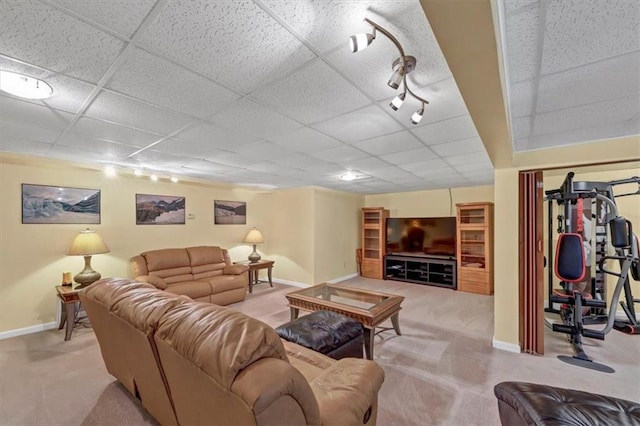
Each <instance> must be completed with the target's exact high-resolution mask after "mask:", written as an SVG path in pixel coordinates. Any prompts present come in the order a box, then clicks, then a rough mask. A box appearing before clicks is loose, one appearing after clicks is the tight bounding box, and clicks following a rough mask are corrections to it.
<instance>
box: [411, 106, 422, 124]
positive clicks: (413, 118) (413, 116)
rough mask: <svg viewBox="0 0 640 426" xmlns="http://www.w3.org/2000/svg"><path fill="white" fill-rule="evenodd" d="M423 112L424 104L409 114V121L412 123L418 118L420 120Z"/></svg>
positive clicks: (416, 121) (415, 122) (417, 120)
mask: <svg viewBox="0 0 640 426" xmlns="http://www.w3.org/2000/svg"><path fill="white" fill-rule="evenodd" d="M423 114H424V104H422V108H420V109H419V110H417V111H416V112H414V113H413V115H412V116H411V122H412V123H413V124H418V123H419V122H420V120H422V115H423Z"/></svg>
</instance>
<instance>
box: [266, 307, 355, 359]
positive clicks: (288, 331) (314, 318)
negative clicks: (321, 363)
mask: <svg viewBox="0 0 640 426" xmlns="http://www.w3.org/2000/svg"><path fill="white" fill-rule="evenodd" d="M276 332H277V333H278V335H279V336H280V337H281V338H283V339H285V340H288V341H289V342H294V343H297V344H299V345H301V346H304V347H306V348H309V349H312V350H314V351H316V352H320V353H322V354H325V355H327V356H330V357H331V358H334V359H340V358H347V357H350V358H362V351H363V348H364V330H363V329H362V324H360V323H359V322H358V321H355V320H352V319H351V318H349V317H346V316H344V315H341V314H338V313H335V312H331V311H316V312H312V313H310V314H309V315H305V316H302V317H300V318H297V319H295V320H293V321H290V322H288V323H285V324H282V325H281V326H279V327H277V328H276Z"/></svg>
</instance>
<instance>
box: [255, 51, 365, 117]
mask: <svg viewBox="0 0 640 426" xmlns="http://www.w3.org/2000/svg"><path fill="white" fill-rule="evenodd" d="M310 82H313V84H309V83H310ZM251 96H252V97H253V98H255V99H257V100H258V101H260V102H261V103H262V104H264V105H269V106H270V107H272V108H274V109H275V110H277V111H279V112H281V113H282V114H284V115H286V116H288V117H291V118H294V119H296V120H298V121H300V122H302V123H305V124H311V123H317V122H319V121H323V120H326V119H328V118H331V117H335V116H337V115H340V114H344V113H346V112H349V111H352V110H354V109H358V108H361V107H363V106H365V105H368V104H369V103H370V101H369V99H367V97H366V96H364V95H363V94H362V93H361V92H360V91H359V90H357V89H356V88H355V87H353V86H352V85H351V84H349V83H348V82H347V81H346V80H345V79H344V78H342V76H340V74H338V73H337V72H335V71H334V70H333V69H332V68H331V67H329V66H328V65H327V64H325V63H324V62H322V61H320V60H316V61H313V62H311V63H310V64H308V65H307V66H304V67H301V68H298V69H297V70H296V71H295V72H294V73H293V74H290V75H288V76H286V77H285V78H282V79H280V80H278V81H276V82H275V83H272V84H269V85H266V86H265V87H263V88H261V89H258V90H257V91H255V92H253V93H252V94H251ZM336 99H340V102H335V100H336Z"/></svg>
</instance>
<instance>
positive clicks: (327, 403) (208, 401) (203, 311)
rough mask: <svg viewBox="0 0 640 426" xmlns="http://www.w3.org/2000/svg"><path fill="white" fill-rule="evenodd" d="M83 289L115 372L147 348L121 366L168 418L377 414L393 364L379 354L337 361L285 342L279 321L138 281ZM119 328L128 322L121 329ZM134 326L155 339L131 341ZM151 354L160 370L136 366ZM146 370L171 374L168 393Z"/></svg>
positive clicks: (337, 419)
mask: <svg viewBox="0 0 640 426" xmlns="http://www.w3.org/2000/svg"><path fill="white" fill-rule="evenodd" d="M80 297H81V300H82V301H83V303H85V305H86V307H87V314H88V315H89V318H90V319H91V321H92V323H93V324H94V328H95V330H96V336H97V337H98V341H99V343H100V346H101V350H102V353H103V357H104V360H105V363H106V364H107V369H108V370H109V371H110V372H113V373H112V374H114V375H115V372H116V371H118V372H120V371H121V370H122V366H119V368H116V367H115V366H114V365H110V364H117V360H116V359H115V357H114V355H115V353H116V351H119V353H120V354H122V353H123V351H130V352H131V355H135V354H136V353H137V354H138V358H139V359H138V362H137V363H134V364H132V365H131V368H130V369H129V370H126V369H125V373H122V372H120V373H119V374H120V375H121V376H124V377H125V380H131V379H129V378H128V377H129V376H131V377H132V378H133V379H132V380H133V382H134V384H135V386H134V389H137V391H138V393H139V395H140V399H141V401H142V404H143V406H144V407H145V408H146V409H147V410H148V411H149V412H150V413H151V414H152V415H153V416H154V417H156V419H157V420H158V421H160V423H162V424H175V423H177V424H181V425H199V424H202V425H204V424H207V425H209V424H216V425H250V424H255V425H305V424H306V425H362V424H369V425H373V424H375V423H376V418H377V398H378V391H379V390H380V387H381V386H382V382H383V380H384V372H383V370H382V368H380V367H379V366H378V365H377V364H376V363H375V362H373V361H368V360H363V359H355V358H344V359H341V360H338V361H336V360H334V359H332V358H329V357H326V356H324V355H322V354H319V353H317V352H313V351H311V350H309V349H307V348H305V347H302V346H299V345H297V344H295V343H290V342H283V341H281V340H280V338H279V337H278V335H277V334H276V332H275V330H274V329H273V328H271V327H269V326H268V325H267V324H265V323H263V322H261V321H258V320H256V319H254V318H251V317H249V316H247V315H245V314H243V313H240V312H237V311H234V310H232V309H230V308H225V307H221V306H217V305H213V304H209V303H204V302H193V301H190V300H187V298H186V297H184V296H182V297H181V296H172V295H168V293H167V292H163V291H160V290H155V289H152V288H149V287H148V285H145V284H139V283H136V282H135V281H131V280H119V279H105V280H101V281H98V282H96V283H94V284H92V285H91V286H90V287H88V288H87V289H86V290H85V291H84V292H82V293H81V295H80ZM90 306H91V307H90ZM118 323H119V324H120V326H119V327H115V328H114V326H113V324H118ZM123 329H128V330H126V332H125V331H124V330H123ZM110 330H120V331H117V333H118V336H117V337H114V336H112V335H111V334H110ZM127 332H128V333H130V336H131V337H130V339H131V340H132V341H133V340H136V341H137V342H138V343H141V342H146V343H145V344H146V346H147V347H141V346H144V345H141V346H138V344H137V343H136V344H134V345H131V346H128V345H129V343H128V342H127V341H126V340H123V338H124V337H120V335H122V336H124V335H125V334H126V333H127ZM134 336H135V339H134ZM145 339H146V340H145ZM111 345H118V346H120V347H119V348H113V347H110V346H111ZM123 346H125V348H123ZM149 363H151V364H155V369H149V368H147V369H146V370H145V372H144V374H143V373H142V372H138V371H135V370H136V369H138V368H143V367H145V366H146V367H148V364H149ZM150 376H153V378H152V379H151V378H150ZM116 377H117V378H118V379H119V380H121V379H120V377H119V376H117V375H116ZM139 377H145V380H146V382H147V383H150V382H151V380H153V381H154V382H155V383H156V384H158V383H162V384H163V386H160V387H158V389H157V390H158V392H160V391H161V392H164V394H163V395H161V396H158V395H154V397H153V398H151V397H145V396H143V392H142V391H141V390H142V388H141V386H140V384H139V383H138V380H139V379H138V378H139ZM126 387H127V389H129V390H130V391H131V388H130V387H129V386H126ZM132 393H133V392H132ZM145 393H146V392H145ZM134 395H135V393H134ZM169 410H171V412H172V413H173V414H174V416H175V417H174V418H172V417H171V416H169V415H167V412H169ZM158 413H159V414H158ZM160 415H161V416H162V417H159V416H160Z"/></svg>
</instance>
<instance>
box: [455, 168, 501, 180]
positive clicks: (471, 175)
mask: <svg viewBox="0 0 640 426" xmlns="http://www.w3.org/2000/svg"><path fill="white" fill-rule="evenodd" d="M460 174H461V175H462V176H463V177H465V178H467V179H470V180H484V181H486V180H493V176H494V173H493V170H476V171H473V172H464V173H460Z"/></svg>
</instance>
